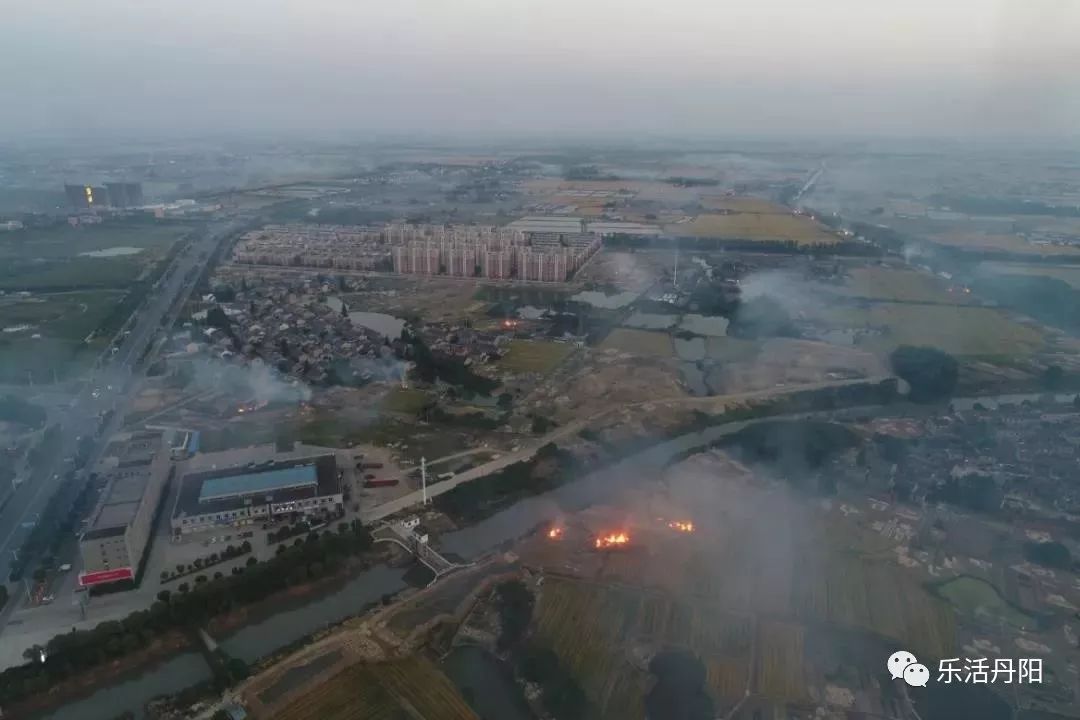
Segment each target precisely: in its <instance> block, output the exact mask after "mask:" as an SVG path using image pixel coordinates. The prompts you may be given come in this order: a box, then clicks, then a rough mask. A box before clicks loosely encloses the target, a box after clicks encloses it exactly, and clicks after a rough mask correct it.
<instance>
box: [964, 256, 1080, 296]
mask: <svg viewBox="0 0 1080 720" xmlns="http://www.w3.org/2000/svg"><path fill="white" fill-rule="evenodd" d="M979 267H980V268H981V269H983V270H986V271H987V272H989V273H992V274H994V275H1030V276H1033V277H1049V278H1054V279H1056V280H1061V281H1062V282H1066V283H1068V284H1069V286H1070V287H1072V288H1074V289H1076V290H1080V266H1077V265H1064V266H1062V265H1046V264H1043V263H1038V264H1025V263H1006V262H988V263H983V264H982V265H980V266H979Z"/></svg>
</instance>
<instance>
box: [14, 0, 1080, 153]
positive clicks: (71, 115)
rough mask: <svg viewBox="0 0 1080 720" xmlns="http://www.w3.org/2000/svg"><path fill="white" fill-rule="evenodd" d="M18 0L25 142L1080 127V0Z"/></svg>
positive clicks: (979, 133) (18, 126) (918, 132)
mask: <svg viewBox="0 0 1080 720" xmlns="http://www.w3.org/2000/svg"><path fill="white" fill-rule="evenodd" d="M7 4H8V6H9V7H7V8H6V10H4V11H0V12H3V17H4V23H5V26H6V27H5V30H6V32H5V42H4V43H3V45H2V46H0V67H3V68H5V71H4V73H3V74H2V76H0V78H2V79H0V90H2V92H3V94H4V97H5V98H6V101H5V111H4V112H3V113H0V133H3V134H4V135H6V136H7V138H6V139H9V140H11V139H17V138H19V137H27V136H34V135H41V134H56V135H73V136H77V135H80V134H95V133H109V132H115V131H118V130H119V129H126V130H131V131H136V130H137V131H140V132H142V133H145V134H146V135H148V136H149V135H168V134H192V133H209V132H223V133H230V134H233V133H243V132H246V131H250V132H254V133H267V134H279V133H280V134H298V133H299V134H311V135H316V136H317V135H319V134H320V133H322V134H325V135H327V136H331V135H333V136H343V137H364V136H365V135H372V134H379V133H394V134H403V133H424V134H432V133H434V134H439V135H443V136H449V137H461V136H483V135H485V134H490V135H491V136H492V137H501V136H506V135H520V134H537V133H543V134H548V135H551V136H556V137H557V136H568V137H569V136H595V135H601V134H607V135H610V136H612V137H623V136H628V135H635V134H645V135H648V134H657V135H665V136H667V135H672V136H681V135H694V136H716V135H724V134H753V135H758V136H776V135H791V134H798V135H805V136H823V137H836V136H844V135H848V134H853V135H869V136H912V137H919V136H934V137H950V136H956V137H975V138H979V137H995V136H1022V137H1031V138H1038V137H1071V136H1075V135H1076V134H1077V132H1078V131H1077V128H1080V83H1078V82H1077V81H1076V79H1075V72H1076V69H1077V68H1078V67H1080V43H1077V42H1076V41H1075V36H1076V32H1077V30H1078V29H1080V3H1074V2H1070V0H1027V1H1021V0H1016V1H1014V0H1005V1H998V2H987V1H980V0H951V1H950V2H945V3H943V2H929V1H928V0H910V1H909V2H905V3H889V4H882V3H873V2H871V3H867V2H865V1H861V2H860V1H856V0H822V1H820V2H816V3H795V2H781V1H780V0H755V2H740V3H715V2H705V1H704V0H669V1H667V2H662V3H661V2H646V1H645V0H623V1H622V2H619V3H606V2H591V3H590V2H582V1H581V0H547V1H546V2H539V1H538V0H504V1H503V2H498V3H496V2H491V1H490V0H460V1H459V2H454V3H447V2H444V1H442V0H400V1H399V2H395V3H355V2H346V1H345V0H308V1H306V2H302V1H301V0H260V1H259V2H254V1H253V0H236V1H234V2H230V3H211V2H208V1H207V0H189V1H188V2H179V1H178V0H162V1H161V2H157V3H147V4H142V3H134V2H131V1H130V0H98V2H95V3H93V4H89V5H88V4H83V3H76V2H74V1H73V0H54V1H53V2H49V3H30V4H28V5H19V6H18V7H16V6H15V5H14V4H13V3H10V2H9V3H7Z"/></svg>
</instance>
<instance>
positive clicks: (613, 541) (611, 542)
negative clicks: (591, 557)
mask: <svg viewBox="0 0 1080 720" xmlns="http://www.w3.org/2000/svg"><path fill="white" fill-rule="evenodd" d="M628 542H630V536H629V535H627V534H626V533H624V532H620V533H612V534H610V535H602V536H600V537H598V538H596V547H597V549H600V550H602V549H604V548H610V547H619V546H621V545H626V544H627V543H628Z"/></svg>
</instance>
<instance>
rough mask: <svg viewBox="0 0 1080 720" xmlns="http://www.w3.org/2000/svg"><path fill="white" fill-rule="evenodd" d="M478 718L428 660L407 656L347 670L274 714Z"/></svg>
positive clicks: (284, 718)
mask: <svg viewBox="0 0 1080 720" xmlns="http://www.w3.org/2000/svg"><path fill="white" fill-rule="evenodd" d="M417 716H418V717H422V718H425V720H479V719H478V718H477V715H476V714H475V713H474V712H473V711H472V710H471V709H470V708H469V706H468V705H467V704H466V703H465V700H464V699H463V698H462V697H461V695H460V694H459V693H458V691H457V689H456V688H455V687H454V686H453V684H451V682H450V680H449V679H448V678H447V677H446V676H445V675H444V674H443V673H442V672H440V671H439V669H438V668H436V667H435V666H434V665H433V664H432V663H431V662H429V661H428V660H426V659H425V658H422V657H409V658H406V659H403V660H395V661H393V662H389V663H379V664H376V665H369V664H358V665H353V666H352V667H349V668H346V669H344V670H342V671H341V672H339V673H338V674H337V675H334V676H333V677H332V678H331V679H329V680H328V681H326V682H324V683H321V684H319V685H317V686H315V687H313V688H311V689H310V690H309V691H308V692H307V693H305V694H304V695H302V696H300V697H298V698H296V699H295V700H293V701H292V702H290V703H289V704H288V705H286V706H285V707H284V708H283V709H281V710H280V711H278V712H276V713H275V714H274V716H273V717H274V718H275V720H400V719H401V718H411V717H417Z"/></svg>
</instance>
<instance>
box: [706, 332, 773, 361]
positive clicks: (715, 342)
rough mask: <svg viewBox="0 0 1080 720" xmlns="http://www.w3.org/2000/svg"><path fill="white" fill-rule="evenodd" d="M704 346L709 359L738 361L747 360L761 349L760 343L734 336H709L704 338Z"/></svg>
mask: <svg viewBox="0 0 1080 720" xmlns="http://www.w3.org/2000/svg"><path fill="white" fill-rule="evenodd" d="M705 348H706V354H707V355H708V357H709V359H710V360H719V361H721V362H738V361H740V360H749V359H750V358H752V357H754V356H755V355H757V354H758V352H759V351H760V350H761V344H760V343H758V342H755V341H753V340H743V339H741V338H735V337H710V338H706V341H705Z"/></svg>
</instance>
